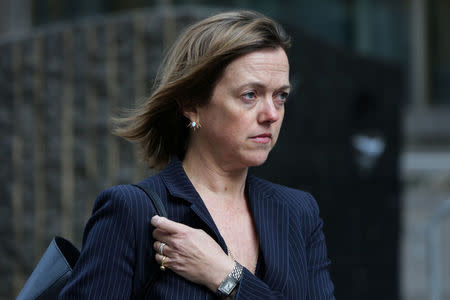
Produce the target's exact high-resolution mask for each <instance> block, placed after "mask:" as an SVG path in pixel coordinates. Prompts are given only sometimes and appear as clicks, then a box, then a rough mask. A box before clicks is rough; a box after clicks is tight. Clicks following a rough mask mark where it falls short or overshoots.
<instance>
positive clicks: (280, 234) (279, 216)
mask: <svg viewBox="0 0 450 300" xmlns="http://www.w3.org/2000/svg"><path fill="white" fill-rule="evenodd" d="M247 188H248V196H249V201H250V207H251V211H252V214H253V220H254V222H255V226H256V230H257V232H258V236H259V245H260V248H261V249H260V250H261V251H260V252H261V253H262V255H263V257H264V262H265V266H266V272H265V275H264V282H266V283H267V284H268V285H269V286H270V287H271V288H272V289H274V290H277V291H280V292H281V291H283V289H284V287H285V285H286V280H287V275H288V274H289V250H288V249H289V248H288V238H289V237H288V230H289V228H288V226H289V211H288V207H287V205H286V204H285V203H284V202H283V201H281V200H280V199H275V196H274V195H273V192H274V185H273V184H271V183H269V182H267V181H264V180H261V179H258V178H256V177H254V176H252V175H248V178H247Z"/></svg>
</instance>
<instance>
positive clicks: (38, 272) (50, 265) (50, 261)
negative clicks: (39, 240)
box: [16, 184, 167, 300]
mask: <svg viewBox="0 0 450 300" xmlns="http://www.w3.org/2000/svg"><path fill="white" fill-rule="evenodd" d="M133 185H134V186H136V187H138V188H140V189H141V190H143V191H144V192H145V194H146V195H147V196H148V198H150V200H151V201H152V202H153V205H154V206H155V208H156V212H157V213H158V215H160V216H162V217H167V212H166V208H165V207H164V204H163V202H162V201H161V198H159V196H158V194H156V193H155V192H154V191H153V190H151V189H149V188H147V187H146V186H144V185H142V184H133ZM79 256H80V251H79V250H78V249H77V248H76V247H75V246H74V245H73V244H72V243H71V242H69V241H68V240H66V239H64V238H62V237H59V236H57V237H55V238H53V240H52V241H51V242H50V245H49V246H48V248H47V250H46V251H45V252H44V255H42V257H41V260H40V261H39V263H38V264H37V266H36V268H35V269H34V270H33V273H31V275H30V277H29V278H28V280H27V282H26V283H25V285H24V287H23V289H22V290H21V291H20V294H19V296H17V298H16V300H35V299H36V300H37V299H39V300H50V299H57V298H58V295H59V292H60V291H61V290H62V288H63V287H64V286H65V285H66V283H67V280H68V279H69V278H70V275H71V274H72V270H73V268H74V266H75V264H76V262H77V260H78V257H79Z"/></svg>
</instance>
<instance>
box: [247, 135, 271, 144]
mask: <svg viewBox="0 0 450 300" xmlns="http://www.w3.org/2000/svg"><path fill="white" fill-rule="evenodd" d="M251 139H252V140H253V141H254V142H256V143H260V144H267V143H269V142H270V141H271V140H272V134H271V133H263V134H260V135H255V136H252V137H251Z"/></svg>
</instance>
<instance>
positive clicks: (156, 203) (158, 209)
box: [133, 183, 167, 218]
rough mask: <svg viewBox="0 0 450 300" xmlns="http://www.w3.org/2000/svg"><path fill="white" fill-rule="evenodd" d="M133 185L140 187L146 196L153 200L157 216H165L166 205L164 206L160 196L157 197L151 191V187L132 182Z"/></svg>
mask: <svg viewBox="0 0 450 300" xmlns="http://www.w3.org/2000/svg"><path fill="white" fill-rule="evenodd" d="M133 185H134V186H135V187H138V188H140V189H141V190H142V191H144V193H145V194H147V196H148V198H150V200H151V201H152V202H153V205H154V206H155V208H156V212H157V213H158V215H159V216H161V217H165V218H167V211H166V207H165V206H164V203H163V202H162V201H161V198H159V196H158V194H157V193H156V192H155V191H153V190H152V189H150V188H148V187H146V186H145V185H143V184H142V183H138V184H133Z"/></svg>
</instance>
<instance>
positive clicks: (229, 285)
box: [222, 280, 236, 295]
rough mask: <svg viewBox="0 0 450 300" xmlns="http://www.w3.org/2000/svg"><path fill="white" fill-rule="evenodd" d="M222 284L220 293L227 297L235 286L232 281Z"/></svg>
mask: <svg viewBox="0 0 450 300" xmlns="http://www.w3.org/2000/svg"><path fill="white" fill-rule="evenodd" d="M224 283H225V284H224V285H223V286H222V291H223V292H224V293H226V294H227V295H229V294H230V293H231V291H232V290H233V288H234V287H235V286H236V283H235V282H233V281H232V280H227V281H226V282H224Z"/></svg>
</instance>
